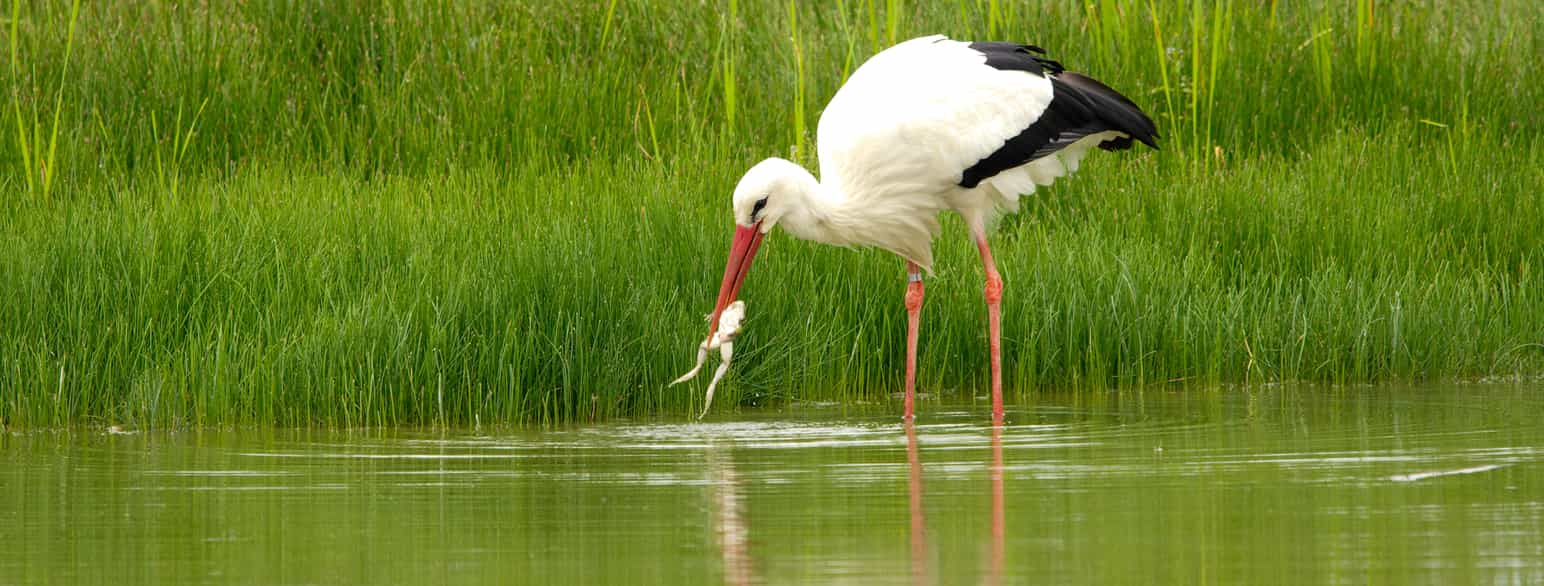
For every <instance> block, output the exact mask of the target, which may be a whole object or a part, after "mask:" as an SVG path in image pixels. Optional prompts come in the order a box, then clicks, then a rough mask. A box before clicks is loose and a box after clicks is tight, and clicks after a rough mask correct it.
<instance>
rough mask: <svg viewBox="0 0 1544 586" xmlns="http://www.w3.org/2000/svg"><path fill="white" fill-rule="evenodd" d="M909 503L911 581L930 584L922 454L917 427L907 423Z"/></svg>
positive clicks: (907, 486)
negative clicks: (923, 504) (918, 444)
mask: <svg viewBox="0 0 1544 586" xmlns="http://www.w3.org/2000/svg"><path fill="white" fill-rule="evenodd" d="M906 463H907V465H908V471H909V475H908V476H907V483H906V488H907V496H908V498H907V503H908V504H909V505H910V510H911V581H912V583H913V584H929V583H931V582H930V581H929V580H928V572H927V518H926V517H925V513H924V512H923V510H922V454H921V453H920V450H919V448H918V447H917V426H916V424H915V423H914V422H913V421H910V420H908V421H907V422H906Z"/></svg>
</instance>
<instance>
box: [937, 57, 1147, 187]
mask: <svg viewBox="0 0 1544 586" xmlns="http://www.w3.org/2000/svg"><path fill="white" fill-rule="evenodd" d="M970 47H971V48H972V49H975V50H977V51H980V52H981V53H982V54H983V55H985V56H986V64H987V65H988V66H990V67H993V68H995V69H1001V70H1011V71H1027V72H1029V73H1032V74H1035V75H1039V76H1042V77H1046V78H1048V79H1050V80H1051V103H1050V105H1048V106H1047V107H1046V109H1045V112H1042V113H1041V114H1040V118H1039V119H1037V120H1035V121H1034V123H1032V124H1030V125H1029V127H1028V128H1025V129H1024V130H1023V131H1021V132H1019V134H1018V135H1016V136H1014V137H1012V138H1009V139H1008V140H1007V141H1006V142H1004V143H1003V146H1002V147H1001V148H999V149H997V150H996V151H995V152H993V153H992V154H990V155H987V156H986V157H985V158H983V159H981V160H980V161H977V162H976V164H974V165H971V166H970V168H969V169H966V170H965V172H964V173H963V174H962V175H961V177H960V183H959V185H960V186H961V187H965V188H973V187H976V186H977V185H980V184H981V182H982V181H983V180H986V179H988V178H990V177H993V176H995V175H997V174H998V173H1001V172H1003V171H1006V170H1008V169H1012V168H1014V167H1018V166H1020V165H1023V164H1025V163H1028V162H1030V161H1033V160H1035V159H1039V158H1041V157H1044V156H1046V155H1049V154H1051V153H1054V152H1056V151H1059V150H1061V149H1063V148H1066V147H1067V146H1068V145H1070V144H1072V143H1074V142H1077V141H1078V139H1081V138H1083V137H1085V136H1088V135H1090V134H1097V133H1100V132H1105V131H1107V130H1114V131H1118V132H1121V133H1124V134H1125V135H1126V136H1123V137H1117V138H1114V139H1110V140H1106V141H1104V142H1101V143H1099V148H1101V149H1104V150H1107V151H1116V150H1124V149H1129V148H1131V144H1132V141H1133V139H1135V140H1138V141H1141V142H1142V144H1145V145H1147V146H1150V147H1153V148H1155V149H1156V148H1158V142H1157V139H1158V129H1157V128H1156V127H1154V126H1153V121H1152V119H1151V118H1148V117H1147V114H1144V113H1143V112H1142V109H1141V108H1138V107H1137V105H1136V104H1134V103H1132V102H1131V100H1130V99H1127V98H1126V96H1123V95H1121V94H1120V92H1117V91H1115V90H1113V89H1110V87H1109V86H1107V85H1104V84H1103V83H1100V82H1099V81H1098V80H1095V79H1093V78H1091V77H1088V76H1085V75H1081V74H1078V73H1073V72H1068V71H1064V70H1063V69H1062V66H1061V64H1060V63H1057V62H1055V61H1052V60H1050V59H1047V58H1045V57H1043V56H1042V55H1043V54H1044V51H1043V50H1041V49H1040V48H1039V47H1035V46H1032V45H1015V44H1013V43H997V42H989V43H988V42H983V43H971V44H970Z"/></svg>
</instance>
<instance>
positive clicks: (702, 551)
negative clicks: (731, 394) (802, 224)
mask: <svg viewBox="0 0 1544 586" xmlns="http://www.w3.org/2000/svg"><path fill="white" fill-rule="evenodd" d="M1540 397H1544V387H1538V386H1533V387H1525V388H1520V389H1517V390H1516V391H1505V390H1502V389H1494V388H1476V387H1463V388H1453V389H1443V388H1436V389H1433V388H1417V389H1405V390H1400V391H1398V392H1393V391H1387V390H1381V389H1372V390H1367V391H1326V390H1320V389H1313V390H1309V391H1302V392H1295V391H1280V392H1276V391H1250V392H1247V393H1246V392H1231V391H1229V392H1198V393H1189V394H1185V393H1167V392H1163V393H1159V392H1149V393H1142V394H1114V393H1112V394H1092V393H1080V394H1069V395H1067V396H1065V397H1062V396H1050V395H1046V396H1037V398H1036V400H1037V401H1038V402H1037V403H1036V404H1033V405H1025V406H1022V407H1021V408H1020V409H1018V410H1016V411H1014V412H1011V418H1012V421H1013V425H1008V426H1003V425H994V426H991V427H988V426H987V425H986V423H987V422H988V418H987V414H986V413H985V412H983V411H972V410H970V409H964V408H962V409H960V410H957V411H945V410H939V411H934V412H930V413H929V414H928V416H927V418H926V419H925V421H924V422H923V423H922V424H920V425H914V426H902V425H901V424H900V423H899V422H897V421H896V420H895V419H894V418H893V417H889V416H882V414H876V415H872V416H864V415H863V414H861V413H858V414H854V413H850V412H845V411H842V412H837V411H829V412H819V413H811V412H797V413H789V412H765V413H759V412H750V413H741V414H736V415H735V417H734V418H733V420H726V421H722V422H716V423H715V422H708V423H699V422H621V423H618V424H614V425H605V426H585V427H576V428H570V429H545V430H529V431H524V430H522V431H510V432H505V433H500V434H492V435H488V434H480V433H475V432H471V433H457V432H453V431H452V432H439V431H435V432H428V433H425V432H416V431H412V430H403V431H392V430H386V431H364V432H340V433H335V432H316V431H303V430H302V431H281V430H255V431H254V430H234V431H229V432H226V431H218V432H216V431H205V432H200V433H142V434H136V435H119V434H95V435H87V434H75V435H67V434H48V433H31V434H25V435H23V434H11V435H8V436H0V462H3V463H4V464H5V465H4V466H0V500H3V501H5V502H8V503H10V505H9V506H0V543H5V544H8V545H10V547H6V548H0V582H3V583H12V582H14V583H44V582H54V581H62V582H81V583H114V584H118V583H123V584H131V583H143V584H202V583H211V582H240V583H331V582H344V583H449V582H456V583H467V582H488V583H561V584H601V583H659V584H700V583H711V582H723V583H726V584H758V583H771V584H806V583H820V584H830V583H845V584H881V583H883V584H1015V583H1031V582H1033V583H1065V584H1093V583H1099V584H1106V583H1108V584H1119V583H1149V582H1153V581H1163V582H1179V583H1262V582H1275V581H1280V580H1281V578H1280V577H1281V576H1291V577H1292V579H1293V580H1294V581H1296V582H1302V583H1345V582H1353V583H1368V582H1382V583H1520V584H1529V583H1544V537H1541V536H1544V466H1541V465H1540V462H1544V447H1541V446H1544V401H1541V400H1540ZM998 423H1000V422H998ZM1009 484H1011V485H1012V487H1013V489H1014V490H1013V491H1011V492H1010V491H1008V490H1007V485H1009ZM903 493H904V495H903ZM1010 517H1011V519H1010ZM1010 521H1011V522H1012V525H1011V526H1010V525H1009V522H1010ZM81 551H89V552H91V553H92V555H91V556H90V559H89V560H87V559H84V558H82V557H80V555H79V552H81ZM1008 554H1012V556H1013V557H1012V559H1009V558H1008Z"/></svg>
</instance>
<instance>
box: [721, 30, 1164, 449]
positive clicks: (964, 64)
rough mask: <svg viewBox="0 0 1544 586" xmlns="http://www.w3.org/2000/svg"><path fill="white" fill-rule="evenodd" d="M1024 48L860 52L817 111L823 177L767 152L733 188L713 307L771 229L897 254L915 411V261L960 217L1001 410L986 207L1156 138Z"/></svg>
mask: <svg viewBox="0 0 1544 586" xmlns="http://www.w3.org/2000/svg"><path fill="white" fill-rule="evenodd" d="M1044 54H1045V51H1044V50H1043V49H1040V48H1039V47H1035V46H1031V45H1019V44H1015V43H1002V42H975V43H967V42H963V41H955V40H951V39H948V38H946V37H944V36H943V35H934V36H930V37H922V38H919V39H912V40H910V41H906V42H904V43H901V44H899V45H896V46H894V47H891V48H889V49H886V50H884V51H882V52H880V53H879V54H878V55H875V56H873V57H872V58H870V59H869V60H868V61H867V62H865V63H864V64H863V65H862V66H861V67H859V68H858V70H857V71H854V72H853V73H852V77H851V78H849V79H848V80H847V83H846V84H845V85H843V86H842V87H841V89H840V90H837V92H836V96H834V97H832V98H831V103H830V104H828V105H826V109H825V112H824V113H823V114H821V116H820V126H819V128H818V130H817V136H816V140H817V144H818V150H819V156H820V175H821V179H820V180H816V179H815V177H814V176H813V175H811V174H810V173H809V171H806V170H805V169H804V168H803V167H800V166H799V165H797V164H795V163H792V162H790V161H787V160H784V159H778V158H771V159H767V160H764V161H762V162H760V163H757V164H756V166H754V167H751V169H750V171H747V172H746V173H745V176H744V177H743V178H741V179H740V183H739V184H738V185H736V186H735V190H734V221H735V224H736V228H735V234H734V241H733V243H732V244H731V246H730V251H729V260H728V263H727V264H726V265H725V266H724V280H723V284H722V285H721V286H720V288H719V292H718V301H717V303H716V304H715V305H714V308H713V314H712V316H711V317H709V318H708V323H709V326H708V327H709V331H708V336H709V338H710V339H711V338H712V336H713V333H714V329H716V328H717V326H718V321H719V314H720V312H722V311H723V310H724V308H725V307H727V306H728V305H729V304H730V303H731V302H733V301H735V300H736V299H737V298H738V296H739V292H740V285H741V284H742V283H743V282H744V281H745V274H746V272H747V270H748V269H749V268H750V266H751V261H752V260H753V259H754V258H755V256H756V249H757V248H758V247H759V246H760V245H761V239H762V237H763V236H764V235H766V233H767V232H769V231H771V230H772V227H773V226H782V227H783V229H785V230H787V231H788V232H789V233H791V234H793V235H794V236H796V237H798V238H803V239H805V240H813V241H816V242H824V243H826V244H835V245H839V246H878V247H881V248H884V249H886V250H889V251H891V252H894V253H896V254H898V255H900V256H901V257H902V258H904V259H905V261H906V271H907V285H906V313H907V327H906V399H905V401H906V403H905V418H906V419H907V420H910V419H911V418H912V415H913V411H912V409H913V407H912V405H913V403H914V398H915V384H916V369H917V329H918V323H919V318H920V315H921V311H922V297H923V286H922V270H923V269H926V270H927V271H928V272H931V271H932V264H933V253H932V239H933V236H934V235H935V234H937V232H938V213H939V212H941V211H943V210H954V211H955V212H956V213H958V214H960V215H961V216H963V217H964V218H965V223H966V224H967V225H968V226H969V227H970V232H971V235H972V236H973V237H974V238H975V241H976V246H977V248H979V249H980V251H981V262H982V264H983V265H984V266H985V268H986V291H985V294H986V304H987V311H988V327H987V330H988V336H989V339H990V343H989V347H990V348H991V355H992V356H991V366H992V415H993V419H994V421H998V422H1000V421H1001V420H1002V412H1003V402H1002V362H1001V357H1000V342H999V339H1000V336H1001V309H1000V305H999V302H1000V300H1001V299H1002V288H1003V286H1002V278H1001V277H1000V276H999V274H998V272H997V267H996V266H995V265H994V263H993V262H992V251H991V249H990V248H989V247H988V246H987V237H986V226H987V221H988V219H989V218H990V216H991V215H992V214H995V213H999V211H1002V212H1012V211H1015V210H1016V209H1017V208H1018V198H1019V196H1020V194H1027V193H1030V192H1033V191H1034V190H1035V186H1037V185H1050V184H1051V183H1052V182H1053V181H1055V180H1056V179H1057V178H1058V177H1061V176H1063V175H1066V174H1068V173H1071V172H1072V171H1075V170H1077V168H1078V161H1080V160H1081V159H1082V158H1083V155H1084V154H1086V153H1087V152H1088V150H1089V149H1091V148H1093V147H1095V146H1097V147H1099V148H1101V149H1104V150H1123V149H1129V148H1131V145H1132V140H1133V139H1135V140H1139V141H1141V142H1142V143H1144V144H1146V145H1148V146H1150V147H1153V148H1157V146H1158V145H1157V143H1156V142H1155V139H1157V138H1158V133H1157V130H1156V129H1155V128H1154V127H1153V121H1152V120H1151V119H1149V118H1148V117H1147V115H1146V114H1144V113H1143V112H1142V110H1141V109H1140V108H1138V107H1137V106H1136V104H1133V103H1132V102H1131V100H1129V99H1127V98H1126V97H1125V96H1122V95H1120V94H1119V93H1117V92H1116V91H1115V90H1113V89H1110V88H1109V87H1108V86H1106V85H1104V84H1102V83H1100V82H1098V81H1095V80H1094V79H1091V78H1089V77H1086V76H1083V75H1079V74H1077V73H1073V72H1070V71H1064V70H1063V69H1062V66H1061V64H1059V63H1057V62H1055V61H1052V60H1050V59H1048V58H1046V57H1045V56H1044Z"/></svg>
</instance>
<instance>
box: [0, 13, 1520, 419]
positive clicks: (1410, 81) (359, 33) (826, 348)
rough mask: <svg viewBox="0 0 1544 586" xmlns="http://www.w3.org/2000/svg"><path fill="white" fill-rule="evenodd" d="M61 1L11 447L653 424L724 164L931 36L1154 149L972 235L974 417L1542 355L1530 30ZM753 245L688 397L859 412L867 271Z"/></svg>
mask: <svg viewBox="0 0 1544 586" xmlns="http://www.w3.org/2000/svg"><path fill="white" fill-rule="evenodd" d="M60 4H61V3H37V4H28V5H26V6H20V7H19V10H18V11H17V12H16V14H17V17H16V18H15V20H12V21H9V22H8V23H7V26H6V27H4V30H5V34H6V35H7V43H6V46H7V47H14V49H13V53H12V60H11V64H10V67H9V68H8V69H7V71H9V72H10V77H9V79H8V85H9V87H10V90H11V91H10V94H9V95H8V98H9V100H10V103H9V104H7V107H8V108H7V109H8V110H9V113H8V114H7V116H6V117H5V120H6V125H5V128H6V129H7V132H6V133H4V134H3V135H0V136H4V137H5V139H4V142H3V144H4V145H5V148H4V149H0V186H3V187H4V191H3V193H5V194H6V195H5V196H4V201H3V202H0V205H3V206H4V214H3V217H0V250H3V251H4V253H3V254H0V389H5V391H4V395H3V396H0V421H3V422H5V423H7V424H10V425H53V424H63V423H72V422H88V423H125V422H127V423H136V424H143V425H195V424H218V423H230V422H252V423H278V424H313V423H323V424H337V425H378V424H418V423H473V422H481V423H497V422H515V421H560V420H572V419H591V418H604V417H610V416H616V415H625V414H633V413H644V412H667V413H684V412H688V411H689V410H690V409H691V406H692V404H693V403H694V402H696V401H700V397H698V396H697V395H698V393H697V390H696V389H691V390H688V389H682V388H675V389H665V388H664V387H663V384H664V383H665V382H667V381H668V380H670V379H671V378H673V377H674V376H675V375H677V374H679V372H680V371H683V370H684V369H685V368H686V367H687V366H689V362H690V358H691V354H692V349H693V346H694V344H695V342H696V341H697V340H698V339H699V337H700V336H701V334H702V329H703V323H702V321H701V315H702V314H703V313H705V312H706V311H707V310H708V309H710V307H708V305H709V304H710V303H711V301H712V295H713V293H714V288H715V287H716V285H717V277H718V274H717V272H718V271H720V270H721V269H722V263H723V258H722V255H723V254H724V248H725V247H726V246H727V239H728V224H729V219H728V216H727V207H728V206H727V199H728V195H729V193H730V190H731V188H732V187H733V184H734V182H735V180H736V179H737V178H738V176H739V173H741V172H742V171H743V170H744V169H745V168H746V167H747V166H749V165H750V164H751V163H753V162H754V161H756V160H758V159H759V158H761V157H764V156H769V155H783V156H793V157H796V158H801V159H803V160H805V161H806V162H810V161H811V160H812V156H813V145H812V143H811V139H810V136H811V135H812V134H813V126H814V121H815V120H818V116H819V108H820V106H821V105H822V104H823V103H824V102H825V100H826V99H827V98H828V97H829V95H830V94H831V92H832V91H834V89H835V87H837V85H839V83H840V80H841V79H842V76H843V75H844V73H845V72H846V71H850V69H851V68H852V67H855V66H856V65H857V63H860V62H861V60H862V59H863V58H864V57H866V56H867V55H869V54H871V53H873V52H874V51H876V50H878V48H880V47H883V46H885V45H887V44H888V43H889V42H890V39H891V38H895V39H897V40H899V39H904V38H909V37H911V36H915V35H917V34H924V33H930V32H945V33H950V34H953V35H957V36H960V37H974V38H984V37H987V36H993V37H998V38H1008V39H1023V40H1029V41H1035V42H1037V43H1039V44H1041V45H1044V46H1046V47H1048V48H1049V49H1051V50H1052V52H1053V54H1054V55H1055V56H1056V57H1058V58H1060V59H1062V60H1063V61H1064V62H1066V63H1067V64H1069V65H1070V66H1072V67H1073V68H1075V69H1081V70H1084V71H1088V72H1090V73H1092V74H1093V75H1095V76H1096V77H1099V78H1101V79H1104V80H1105V81H1107V82H1109V83H1111V84H1112V85H1114V86H1116V87H1118V88H1121V89H1123V90H1125V91H1127V93H1128V94H1130V95H1132V96H1133V97H1134V98H1135V99H1136V100H1137V101H1138V102H1139V103H1141V104H1143V105H1144V106H1145V107H1146V108H1147V109H1148V110H1149V111H1150V112H1152V113H1154V115H1155V118H1157V120H1158V122H1159V125H1160V129H1161V131H1162V132H1163V133H1164V134H1165V137H1166V140H1165V150H1163V151H1161V152H1158V153H1151V152H1149V153H1142V154H1123V155H1122V156H1103V157H1094V158H1091V160H1090V161H1089V162H1088V163H1087V165H1086V166H1085V168H1084V169H1083V170H1082V171H1081V172H1080V173H1079V175H1078V176H1076V177H1074V178H1073V179H1072V180H1070V181H1065V182H1063V183H1062V184H1059V185H1057V186H1055V187H1053V188H1051V189H1047V190H1043V191H1042V192H1040V193H1039V194H1037V195H1036V196H1035V197H1034V198H1033V199H1030V200H1027V202H1028V203H1027V204H1026V206H1025V209H1024V210H1023V212H1022V213H1021V214H1020V215H1018V216H1015V217H1011V218H1009V219H1007V220H1005V221H1004V223H1003V225H1002V226H1001V229H1000V232H999V235H998V236H997V242H998V249H999V250H1000V252H999V253H998V254H999V264H1000V266H1001V267H1002V268H1003V272H1004V277H1005V279H1006V281H1007V297H1006V298H1005V301H1004V314H1005V321H1004V332H1005V350H1004V354H1005V361H1006V365H1005V369H1006V371H1007V373H1008V377H1009V384H1008V387H1009V388H1010V389H1011V390H1012V392H1014V393H1019V394H1023V393H1032V392H1034V390H1035V389H1037V388H1045V387H1050V388H1065V387H1086V388H1099V387H1108V386H1116V387H1150V386H1155V385H1167V384H1219V383H1257V382H1269V381H1280V380H1310V381H1325V382H1337V383H1343V382H1366V381H1378V380H1388V379H1427V378H1449V377H1464V378H1470V377H1486V376H1507V375H1517V374H1522V375H1534V374H1537V373H1539V372H1541V371H1544V287H1541V284H1544V280H1541V277H1540V272H1539V271H1540V270H1541V268H1544V267H1541V264H1544V234H1541V232H1540V230H1539V229H1538V227H1539V226H1541V225H1544V195H1541V186H1544V171H1541V169H1544V138H1541V132H1540V130H1541V128H1544V124H1541V122H1544V114H1541V113H1540V111H1539V110H1538V108H1537V104H1539V103H1544V83H1539V80H1540V79H1544V75H1541V73H1544V72H1541V71H1540V67H1541V66H1540V64H1539V63H1538V59H1537V55H1538V54H1539V50H1540V45H1539V38H1538V36H1539V30H1540V27H1539V26H1538V22H1537V20H1538V17H1537V14H1536V12H1537V11H1536V9H1534V8H1532V7H1531V4H1530V3H1528V2H1520V1H1519V2H1503V3H1500V5H1496V4H1495V3H1483V6H1482V5H1481V3H1464V2H1459V3H1433V4H1431V5H1422V4H1419V3H1417V4H1412V5H1403V4H1402V5H1398V6H1384V5H1383V4H1378V3H1374V4H1365V5H1362V6H1361V8H1355V7H1353V6H1342V5H1341V4H1340V3H1330V4H1327V5H1326V6H1328V7H1329V8H1331V9H1329V10H1324V9H1321V8H1324V7H1288V6H1279V7H1272V6H1264V7H1261V6H1255V5H1249V6H1245V5H1242V4H1238V3H1235V4H1228V3H1221V4H1210V3H1208V4H1205V5H1204V6H1203V5H1192V4H1191V3H1178V4H1176V3H1164V4H1162V5H1157V4H1147V3H1142V4H1131V3H1124V2H1089V3H1075V2H1065V3H1052V4H1050V5H1048V6H1044V7H1035V8H1029V7H1025V6H1018V5H1009V4H1008V3H1001V4H999V3H995V2H964V3H958V4H947V3H939V4H938V6H942V7H938V6H935V7H932V8H922V7H917V6H912V5H909V4H908V3H898V2H875V1H853V2H847V3H835V4H831V5H822V7H820V8H816V7H813V6H800V7H795V8H794V10H793V11H791V12H790V10H789V6H788V5H787V4H771V3H750V2H747V3H725V4H723V5H718V6H697V5H691V6H686V5H684V4H685V3H682V4H683V6H675V7H665V8H659V7H655V8H651V9H648V10H645V9H643V8H639V7H636V6H631V5H630V4H631V3H622V2H616V3H600V4H598V5H595V6H592V7H590V8H589V9H587V10H586V9H581V10H577V11H572V10H566V9H564V10H560V9H558V8H557V7H553V8H547V7H545V5H538V6H491V5H489V6H485V5H482V4H478V5H476V6H472V7H465V6H463V7H453V8H444V9H442V8H437V7H435V6H433V5H431V4H429V3H418V2H401V3H388V4H385V5H376V4H373V3H371V4H364V3H361V4H358V5H353V6H337V5H335V4H334V3H325V4H323V5H317V6H301V7H298V8H295V9H293V10H276V9H271V8H270V7H268V6H266V5H261V4H256V5H254V4H247V5H241V6H237V7H217V8H215V9H213V10H212V11H209V10H205V9H201V8H179V7H169V6H160V5H155V4H150V5H145V6H125V5H119V4H102V5H98V4H96V3H93V4H91V5H87V6H82V7H81V12H80V14H79V16H78V21H77V23H76V30H75V33H74V37H73V39H72V38H71V35H70V34H69V22H70V6H67V5H65V6H61V5H60ZM323 6H325V9H324V8H323ZM1198 6H1199V7H1200V8H1201V10H1196V8H1197V7H1198ZM1369 7H1370V8H1369ZM1310 8H1311V9H1310ZM795 31H797V35H794V34H792V33H793V32H795ZM1160 41H1161V43H1160ZM1160 46H1161V47H1162V49H1160ZM67 52H68V53H69V54H70V57H69V63H68V65H66V63H65V61H66V60H65V56H66V53H67ZM801 72H802V73H801ZM56 112H57V113H58V114H59V115H58V119H59V122H58V123H57V126H56V128H57V131H55V130H54V128H55V125H54V123H53V122H52V120H53V117H54V115H55V113H56ZM40 145H41V146H40ZM45 173H46V174H47V175H48V177H47V179H48V180H47V181H45V180H44V179H45V177H44V175H45ZM45 183H47V184H48V185H47V186H46V187H45V186H44V184H45ZM936 250H937V256H938V264H939V272H938V275H937V277H936V278H935V279H933V280H932V281H931V282H930V286H929V305H928V307H927V309H926V310H925V311H924V326H923V328H924V329H923V337H924V339H923V346H922V355H921V380H920V384H921V386H922V387H923V388H924V390H928V391H933V392H937V393H942V394H944V395H946V396H949V395H951V394H953V395H962V396H971V395H974V394H976V393H978V392H979V391H980V389H981V388H982V386H983V383H984V382H985V381H984V378H985V376H984V375H985V372H984V368H982V366H983V365H984V361H985V349H984V345H985V344H984V339H983V333H982V331H983V329H984V315H983V314H984V311H983V310H982V307H981V303H980V293H979V291H980V281H981V277H980V271H979V268H977V261H976V258H975V253H974V250H973V249H972V248H971V247H969V246H968V245H967V243H966V239H965V237H964V234H963V230H962V229H961V227H960V226H959V225H958V223H957V222H952V221H951V223H950V224H948V226H947V227H946V231H945V233H944V235H943V237H942V238H941V240H940V241H939V242H938V244H937V247H936ZM763 256H764V257H765V258H764V259H763V260H762V261H760V262H759V263H758V264H757V268H756V270H755V272H754V273H753V274H752V275H751V277H750V278H749V282H748V284H747V286H746V295H745V296H746V298H747V299H748V301H749V302H750V306H751V311H750V319H751V321H750V323H749V326H748V332H747V334H746V338H745V341H744V343H743V344H742V345H741V346H740V348H739V350H740V356H737V361H736V363H737V370H736V373H735V375H734V376H733V377H732V378H731V382H730V386H729V387H728V388H727V389H725V391H724V392H725V393H727V396H726V397H725V398H726V399H729V401H723V399H721V401H723V403H721V404H722V405H729V404H731V403H732V402H733V401H736V400H738V401H742V402H744V401H754V402H766V401H784V400H837V401H859V400H865V401H874V400H884V399H885V398H887V397H888V396H889V394H890V393H891V392H892V391H894V390H896V389H897V388H898V387H899V382H900V365H901V363H902V362H901V353H902V351H903V346H904V340H903V339H902V338H903V335H904V323H905V322H904V313H903V312H902V310H901V307H900V290H901V287H902V286H903V275H902V271H901V267H900V263H899V261H897V260H896V259H894V258H893V257H891V256H889V255H888V254H886V253H882V252H877V251H866V252H854V251H843V250H827V249H824V248H821V247H817V246H814V245H808V244H805V243H802V242H797V241H794V240H791V239H789V238H786V237H776V238H774V239H772V240H771V241H770V242H769V243H768V244H767V247H766V250H765V252H764V253H763Z"/></svg>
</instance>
